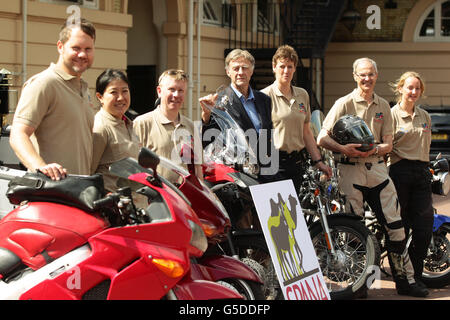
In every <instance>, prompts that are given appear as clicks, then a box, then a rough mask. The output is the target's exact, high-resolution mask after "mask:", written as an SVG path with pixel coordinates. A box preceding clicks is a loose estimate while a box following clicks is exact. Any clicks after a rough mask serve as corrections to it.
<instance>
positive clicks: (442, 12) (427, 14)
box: [414, 0, 450, 42]
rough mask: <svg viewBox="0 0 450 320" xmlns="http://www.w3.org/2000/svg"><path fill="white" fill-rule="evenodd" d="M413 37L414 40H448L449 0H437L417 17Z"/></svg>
mask: <svg viewBox="0 0 450 320" xmlns="http://www.w3.org/2000/svg"><path fill="white" fill-rule="evenodd" d="M414 39H415V40H416V41H435V42H443V41H450V1H449V0H438V1H436V2H435V3H434V4H433V5H431V6H430V7H429V8H427V10H425V11H424V14H423V15H422V17H421V18H420V19H419V23H418V24H417V26H416V30H415V34H414Z"/></svg>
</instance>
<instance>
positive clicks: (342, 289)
mask: <svg viewBox="0 0 450 320" xmlns="http://www.w3.org/2000/svg"><path fill="white" fill-rule="evenodd" d="M328 226H329V228H330V232H331V238H332V241H333V244H334V249H335V251H336V256H335V257H336V258H333V257H331V255H330V254H329V252H328V249H327V246H326V240H325V236H324V233H323V228H322V224H321V223H320V221H316V222H314V224H313V225H311V227H310V236H311V240H312V242H313V246H314V249H315V251H316V255H317V258H318V259H319V264H320V268H321V269H322V274H323V276H324V280H325V282H326V284H327V287H328V291H329V293H330V297H331V299H332V300H346V299H354V298H363V297H366V296H367V290H368V287H370V285H371V284H372V283H370V284H369V286H367V284H368V281H370V280H372V279H373V276H372V273H373V272H375V275H376V274H377V272H378V271H379V263H380V248H379V246H378V243H377V240H376V238H375V236H374V235H373V234H372V233H371V232H370V230H369V229H367V227H366V226H365V225H364V224H363V223H362V222H361V221H360V220H356V219H353V218H348V217H342V216H339V217H332V216H330V217H329V219H328ZM378 274H379V273H378ZM369 277H370V278H369ZM373 280H375V279H373Z"/></svg>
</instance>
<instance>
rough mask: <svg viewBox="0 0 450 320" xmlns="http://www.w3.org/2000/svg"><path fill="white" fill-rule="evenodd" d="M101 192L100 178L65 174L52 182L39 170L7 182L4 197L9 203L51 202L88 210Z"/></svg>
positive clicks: (99, 176)
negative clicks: (60, 178)
mask: <svg viewBox="0 0 450 320" xmlns="http://www.w3.org/2000/svg"><path fill="white" fill-rule="evenodd" d="M104 195H105V189H104V182H103V177H102V176H101V175H99V174H95V175H92V176H83V175H68V176H67V177H66V178H65V179H62V180H59V181H53V180H51V179H50V178H49V177H47V176H46V175H44V174H43V173H40V172H38V173H27V174H25V175H24V176H23V177H16V178H14V179H13V180H11V181H10V183H9V185H8V190H7V192H6V196H7V197H8V199H9V201H10V202H11V203H12V204H15V205H18V204H20V203H21V202H23V201H31V202H36V201H39V202H55V203H60V204H64V205H69V206H73V207H76V208H78V209H81V210H83V211H86V212H90V213H92V212H93V211H94V206H93V202H94V201H95V200H98V199H101V198H102V197H103V196H104Z"/></svg>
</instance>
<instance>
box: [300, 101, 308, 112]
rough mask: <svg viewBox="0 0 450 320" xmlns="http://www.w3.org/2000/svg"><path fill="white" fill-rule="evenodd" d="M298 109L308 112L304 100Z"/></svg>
mask: <svg viewBox="0 0 450 320" xmlns="http://www.w3.org/2000/svg"><path fill="white" fill-rule="evenodd" d="M298 110H299V111H300V112H302V113H306V107H305V105H304V104H303V102H301V103H300V104H299V105H298Z"/></svg>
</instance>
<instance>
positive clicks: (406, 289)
mask: <svg viewBox="0 0 450 320" xmlns="http://www.w3.org/2000/svg"><path fill="white" fill-rule="evenodd" d="M395 287H396V289H397V293H398V294H400V295H403V296H411V297H419V298H425V297H426V296H428V294H429V292H428V290H427V288H423V287H421V286H419V285H418V284H417V283H411V284H410V283H408V282H407V281H406V279H405V280H403V281H398V282H396V284H395Z"/></svg>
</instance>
